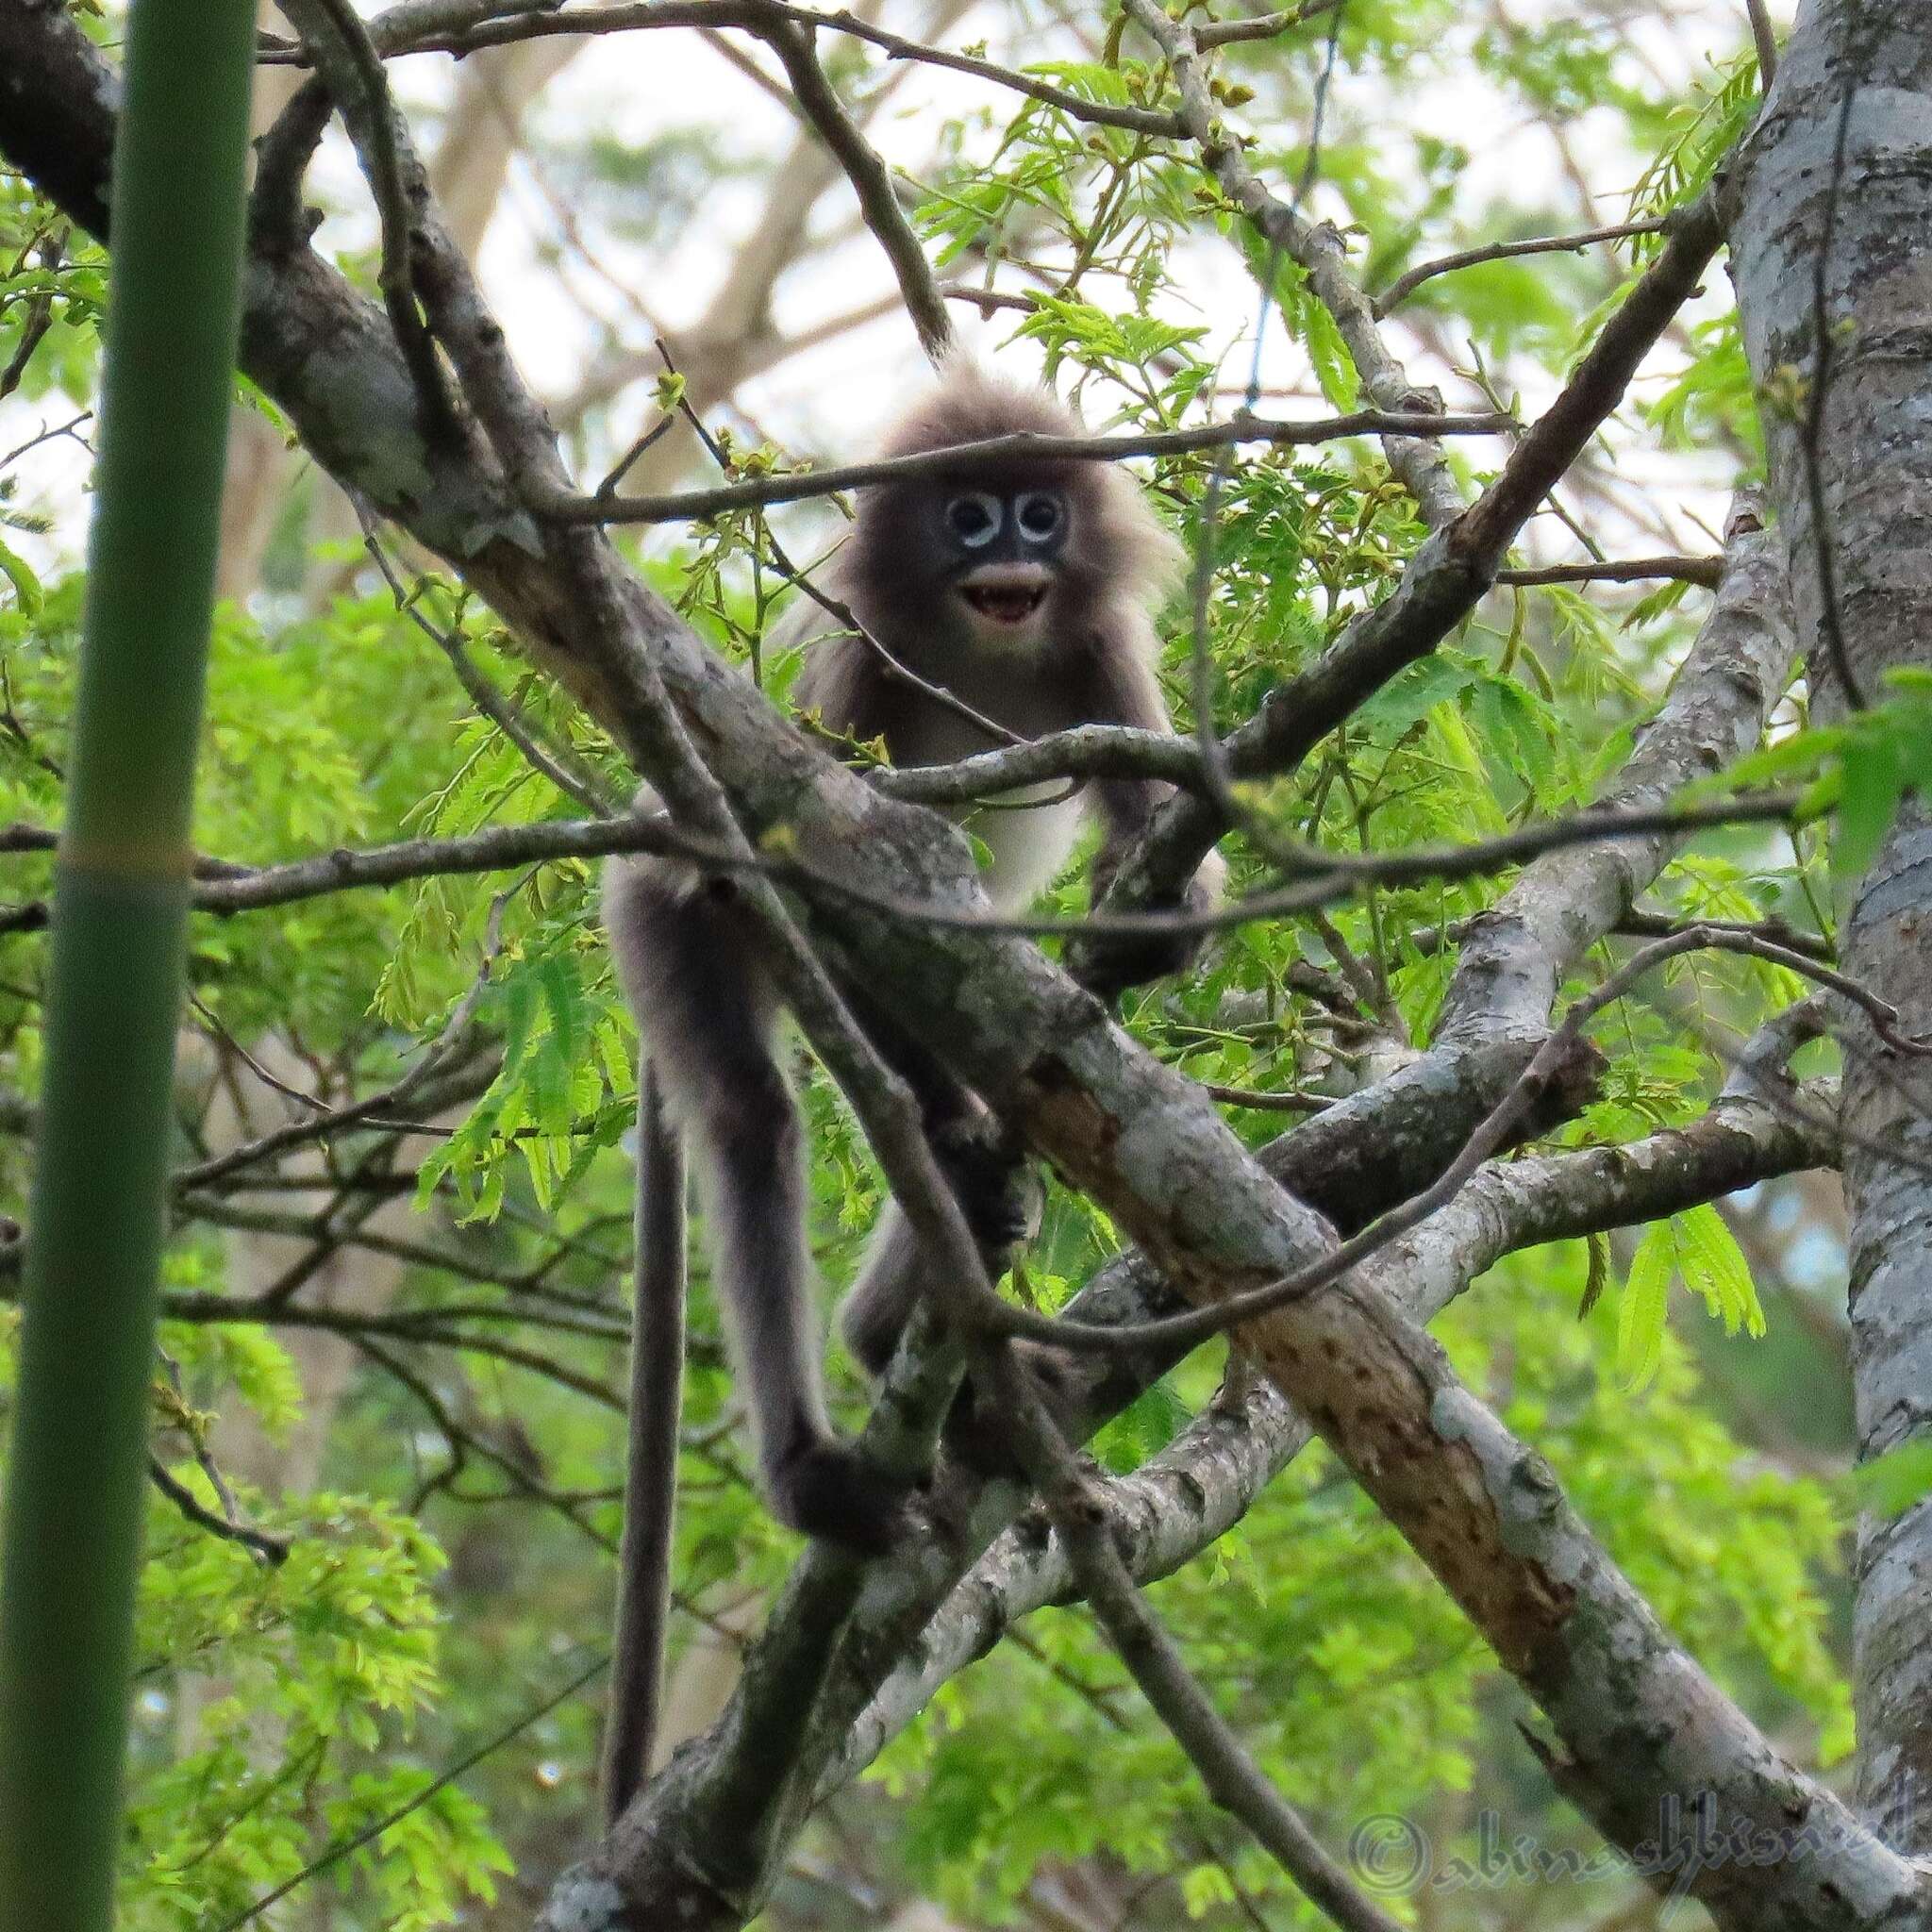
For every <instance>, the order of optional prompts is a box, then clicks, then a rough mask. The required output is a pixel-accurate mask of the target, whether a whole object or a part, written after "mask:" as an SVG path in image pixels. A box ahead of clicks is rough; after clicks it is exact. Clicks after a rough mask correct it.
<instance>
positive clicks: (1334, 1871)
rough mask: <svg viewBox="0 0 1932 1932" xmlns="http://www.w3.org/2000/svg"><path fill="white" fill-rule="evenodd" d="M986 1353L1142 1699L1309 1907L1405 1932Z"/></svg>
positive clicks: (1010, 1373)
mask: <svg viewBox="0 0 1932 1932" xmlns="http://www.w3.org/2000/svg"><path fill="white" fill-rule="evenodd" d="M988 1353H989V1355H990V1356H991V1360H990V1361H989V1362H988V1363H987V1367H988V1369H989V1371H990V1372H991V1374H992V1375H993V1376H994V1378H995V1383H996V1386H997V1388H998V1390H999V1394H1000V1408H1001V1414H1002V1416H1003V1418H1004V1419H1005V1423H1006V1425H1007V1427H1008V1429H1009V1430H1010V1431H1011V1432H1012V1436H1013V1440H1014V1442H1015V1444H1016V1446H1017V1447H1018V1449H1019V1452H1020V1456H1021V1459H1022V1462H1023V1463H1024V1466H1025V1468H1026V1473H1027V1474H1028V1475H1029V1476H1031V1477H1032V1479H1033V1481H1034V1482H1035V1484H1036V1485H1037V1486H1038V1487H1039V1489H1040V1492H1041V1497H1042V1499H1043V1500H1044V1502H1045V1504H1046V1508H1047V1513H1048V1515H1049V1516H1051V1517H1052V1519H1053V1524H1054V1527H1055V1529H1056V1530H1057V1531H1058V1533H1059V1537H1060V1541H1061V1543H1062V1544H1063V1546H1064V1547H1065V1549H1066V1553H1067V1560H1068V1562H1069V1564H1070V1565H1071V1566H1072V1568H1073V1572H1074V1576H1075V1578H1076V1579H1077V1580H1078V1582H1079V1586H1080V1590H1081V1592H1082V1593H1083V1594H1084V1595H1085V1597H1086V1599H1087V1602H1088V1605H1089V1607H1091V1610H1092V1611H1093V1614H1094V1617H1095V1619H1096V1620H1097V1621H1098V1623H1099V1624H1100V1626H1101V1628H1102V1629H1104V1630H1105V1631H1106V1632H1107V1635H1108V1641H1110V1642H1111V1643H1112V1645H1113V1647H1114V1650H1115V1651H1116V1652H1117V1653H1118V1655H1119V1657H1120V1660H1121V1662H1122V1663H1123V1664H1124V1665H1125V1666H1126V1668H1127V1671H1128V1673H1129V1674H1131V1675H1132V1677H1133V1679H1134V1681H1135V1683H1136V1684H1138V1685H1139V1686H1140V1687H1141V1694H1142V1695H1143V1696H1144V1697H1145V1698H1146V1699H1147V1702H1148V1703H1149V1704H1151V1705H1152V1706H1153V1707H1154V1708H1155V1710H1156V1711H1157V1712H1158V1714H1159V1717H1160V1720H1161V1722H1162V1723H1163V1724H1166V1726H1167V1728H1168V1730H1169V1732H1170V1733H1171V1734H1172V1735H1173V1737H1174V1742H1175V1743H1177V1744H1178V1745H1179V1746H1180V1747H1181V1749H1182V1750H1183V1751H1185V1752H1186V1753H1187V1755H1188V1757H1189V1758H1190V1760H1191V1762H1192V1764H1193V1766H1194V1769H1195V1770H1196V1771H1198V1772H1199V1773H1200V1774H1201V1782H1202V1783H1203V1784H1204V1785H1205V1786H1206V1787H1207V1790H1208V1796H1209V1797H1210V1798H1212V1799H1213V1800H1214V1802H1215V1803H1216V1804H1217V1805H1219V1806H1220V1807H1222V1808H1223V1809H1224V1810H1225V1811H1227V1812H1229V1813H1231V1814H1232V1815H1233V1816H1234V1817H1236V1818H1238V1819H1240V1820H1241V1823H1242V1824H1245V1825H1246V1826H1247V1827H1248V1829H1249V1830H1250V1831H1251V1832H1253V1833H1254V1835H1255V1837H1256V1838H1257V1840H1259V1841H1260V1843H1261V1844H1262V1846H1263V1847H1264V1848H1265V1849H1266V1850H1267V1851H1268V1852H1269V1853H1270V1854H1272V1855H1273V1857H1274V1859H1275V1861H1276V1862H1277V1863H1278V1864H1279V1865H1280V1867H1281V1869H1282V1870H1283V1871H1284V1872H1285V1873H1287V1874H1288V1875H1289V1877H1290V1878H1291V1879H1292V1880H1293V1881H1294V1883H1295V1884H1296V1885H1297V1886H1299V1887H1300V1888H1301V1890H1302V1891H1303V1892H1304V1893H1305V1894H1306V1895H1307V1898H1308V1899H1309V1901H1310V1902H1311V1903H1312V1904H1313V1905H1314V1906H1315V1907H1317V1908H1318V1909H1319V1910H1321V1911H1323V1912H1324V1913H1325V1914H1326V1915H1327V1916H1328V1918H1329V1919H1331V1920H1332V1921H1333V1922H1334V1923H1335V1924H1337V1925H1339V1926H1341V1927H1342V1928H1343V1932H1401V1928H1400V1927H1399V1926H1398V1924H1397V1923H1396V1921H1395V1920H1393V1919H1391V1917H1390V1916H1389V1915H1388V1914H1387V1913H1386V1912H1384V1911H1383V1910H1382V1908H1381V1907H1379V1906H1377V1905H1375V1904H1374V1901H1373V1900H1371V1899H1369V1898H1368V1897H1367V1896H1366V1895H1365V1894H1364V1893H1363V1892H1361V1891H1360V1890H1357V1887H1356V1886H1355V1885H1353V1884H1352V1883H1351V1882H1350V1880H1349V1877H1348V1874H1346V1872H1344V1871H1343V1870H1342V1868H1341V1865H1339V1864H1338V1863H1337V1862H1336V1861H1335V1859H1334V1858H1332V1857H1330V1856H1329V1855H1328V1853H1327V1851H1326V1850H1325V1849H1324V1847H1323V1845H1322V1842H1321V1840H1319V1839H1317V1838H1316V1837H1315V1835H1314V1833H1313V1832H1311V1831H1310V1830H1309V1829H1308V1827H1307V1824H1304V1823H1303V1821H1302V1818H1301V1815H1300V1814H1299V1813H1298V1812H1297V1811H1296V1810H1295V1808H1294V1807H1292V1806H1291V1804H1290V1803H1289V1802H1288V1800H1287V1799H1286V1798H1284V1797H1283V1796H1282V1795H1281V1793H1280V1792H1279V1791H1277V1790H1275V1789H1274V1785H1273V1784H1271V1783H1270V1782H1269V1780H1268V1779H1267V1778H1266V1777H1264V1776H1263V1775H1262V1774H1261V1770H1260V1768H1259V1766H1257V1764H1256V1763H1255V1761H1254V1759H1253V1758H1252V1757H1249V1756H1248V1754H1247V1752H1246V1751H1245V1750H1244V1749H1243V1748H1242V1747H1241V1740H1240V1739H1238V1738H1237V1737H1236V1736H1235V1734H1234V1732H1233V1730H1232V1729H1231V1728H1230V1727H1229V1726H1228V1724H1227V1723H1226V1722H1225V1720H1224V1719H1223V1717H1222V1716H1221V1713H1220V1712H1219V1711H1217V1710H1216V1709H1215V1708H1214V1706H1213V1705H1212V1704H1211V1703H1210V1702H1209V1701H1208V1696H1207V1693H1206V1692H1205V1691H1203V1690H1202V1689H1201V1687H1200V1686H1199V1685H1198V1684H1197V1683H1195V1681H1194V1679H1193V1677H1192V1675H1191V1673H1190V1672H1189V1670H1188V1667H1187V1664H1186V1662H1185V1660H1184V1659H1183V1658H1182V1657H1181V1654H1180V1652H1179V1651H1178V1650H1177V1649H1176V1648H1175V1646H1174V1640H1173V1639H1172V1638H1171V1637H1169V1636H1168V1634H1167V1632H1166V1631H1165V1630H1164V1629H1163V1628H1162V1627H1161V1625H1160V1623H1159V1621H1158V1619H1157V1618H1156V1617H1155V1616H1154V1614H1153V1613H1152V1612H1151V1611H1150V1610H1149V1609H1148V1607H1147V1606H1146V1604H1145V1603H1144V1602H1143V1601H1142V1600H1141V1592H1140V1591H1138V1590H1137V1589H1135V1587H1134V1579H1133V1577H1132V1576H1131V1575H1130V1574H1128V1571H1127V1567H1126V1565H1125V1564H1124V1562H1122V1561H1121V1557H1120V1552H1119V1551H1118V1550H1117V1549H1115V1547H1114V1543H1113V1532H1112V1523H1111V1520H1110V1518H1109V1516H1108V1510H1107V1507H1106V1505H1105V1504H1104V1503H1103V1502H1102V1501H1101V1499H1100V1498H1099V1496H1098V1495H1097V1494H1096V1493H1095V1492H1094V1491H1093V1488H1092V1486H1091V1484H1090V1483H1089V1481H1088V1479H1087V1477H1086V1476H1085V1474H1083V1473H1082V1471H1081V1469H1080V1465H1079V1463H1078V1462H1077V1461H1076V1460H1075V1458H1074V1453H1073V1451H1072V1450H1071V1449H1069V1448H1068V1447H1067V1446H1066V1444H1065V1443H1064V1442H1063V1441H1061V1440H1060V1435H1059V1431H1058V1429H1056V1428H1055V1427H1054V1425H1053V1424H1052V1422H1051V1421H1050V1420H1049V1419H1048V1418H1047V1415H1046V1413H1045V1411H1044V1409H1043V1408H1042V1407H1041V1403H1040V1398H1039V1396H1038V1395H1037V1394H1036V1393H1035V1392H1034V1391H1033V1389H1032V1387H1031V1385H1030V1384H1029V1383H1028V1382H1027V1380H1026V1378H1025V1375H1024V1372H1023V1371H1022V1370H1021V1369H1020V1368H1019V1366H1018V1364H1017V1363H1016V1362H1015V1361H1014V1359H1013V1356H1012V1351H1011V1350H1010V1349H1009V1348H1005V1347H1000V1348H997V1349H995V1350H991V1351H989V1352H988Z"/></svg>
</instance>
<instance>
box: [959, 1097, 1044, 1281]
mask: <svg viewBox="0 0 1932 1932" xmlns="http://www.w3.org/2000/svg"><path fill="white" fill-rule="evenodd" d="M932 1148H933V1155H934V1158H936V1159H937V1160H938V1161H939V1164H940V1168H941V1172H942V1173H943V1174H945V1177H946V1184H947V1185H948V1186H949V1187H950V1188H951V1189H952V1191H953V1198H954V1199H955V1200H956V1201H958V1204H959V1211H960V1212H961V1213H962V1214H964V1215H965V1217H966V1224H967V1226H968V1227H970V1228H971V1229H972V1230H973V1239H974V1241H976V1242H977V1243H978V1245H979V1252H980V1257H981V1258H982V1259H983V1260H984V1261H985V1263H986V1265H987V1270H988V1272H989V1273H990V1274H992V1275H993V1276H995V1277H997V1276H999V1275H1000V1274H1004V1273H1005V1272H1006V1266H1007V1262H1008V1259H1009V1258H1010V1257H1011V1256H1012V1252H1013V1250H1014V1249H1015V1248H1016V1247H1018V1246H1019V1245H1020V1243H1021V1242H1022V1241H1028V1240H1030V1239H1031V1238H1032V1237H1033V1236H1034V1235H1035V1234H1036V1233H1037V1232H1038V1231H1039V1228H1040V1216H1041V1208H1042V1207H1043V1197H1042V1194H1041V1187H1040V1183H1039V1181H1038V1180H1037V1179H1036V1178H1035V1176H1034V1175H1033V1174H1032V1173H1031V1171H1030V1170H1029V1169H1028V1168H1027V1166H1026V1159H1025V1155H1024V1151H1023V1150H1022V1148H1021V1145H1020V1142H1019V1141H1018V1139H1017V1138H1016V1137H1015V1136H1014V1135H1013V1134H1011V1133H1009V1132H1008V1129H1007V1128H1006V1127H1005V1126H1004V1125H1003V1124H1001V1122H1000V1121H999V1120H997V1119H996V1118H995V1117H994V1116H993V1115H991V1114H979V1115H976V1116H974V1117H972V1118H969V1119H964V1120H956V1121H949V1122H947V1123H946V1124H944V1125H942V1126H941V1127H939V1128H937V1129H935V1130H934V1133H933V1136H932Z"/></svg>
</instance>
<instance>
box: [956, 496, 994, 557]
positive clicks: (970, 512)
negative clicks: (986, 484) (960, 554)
mask: <svg viewBox="0 0 1932 1932" xmlns="http://www.w3.org/2000/svg"><path fill="white" fill-rule="evenodd" d="M1006 515H1007V509H1006V506H1005V505H1004V504H1003V503H1002V502H1001V501H1000V500H999V498H998V497H997V496H989V495H988V494H987V492H986V491H983V490H974V491H970V492H969V493H968V494H966V495H964V496H956V497H954V498H953V500H952V501H951V502H950V503H949V504H947V505H946V527H947V529H949V530H951V531H952V533H953V535H954V536H956V537H957V538H958V540H959V541H960V542H962V543H963V544H965V546H966V547H967V549H969V550H984V549H985V548H986V546H987V545H988V544H989V543H991V541H993V539H994V538H995V537H997V536H998V535H999V533H1000V525H1002V524H1003V523H1004V522H1005V521H1006Z"/></svg>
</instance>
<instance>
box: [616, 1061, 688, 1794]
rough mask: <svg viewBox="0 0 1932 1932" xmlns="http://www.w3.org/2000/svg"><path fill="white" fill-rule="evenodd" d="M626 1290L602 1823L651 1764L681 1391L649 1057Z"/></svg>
mask: <svg viewBox="0 0 1932 1932" xmlns="http://www.w3.org/2000/svg"><path fill="white" fill-rule="evenodd" d="M639 1072H640V1074H641V1078H640V1080H639V1082H638V1187H637V1204H636V1233H637V1248H636V1265H637V1292H636V1300H635V1307H634V1312H633V1314H632V1318H631V1343H630V1437H629V1446H628V1450H627V1453H626V1457H625V1477H624V1535H623V1540H622V1541H621V1542H620V1543H619V1545H618V1557H617V1617H616V1631H615V1635H614V1637H613V1639H612V1642H611V1647H610V1693H609V1703H608V1707H607V1708H608V1720H607V1722H606V1725H605V1732H604V1822H605V1824H607V1825H611V1824H616V1823H617V1821H618V1819H619V1818H620V1817H621V1816H622V1815H623V1813H624V1811H625V1808H626V1807H628V1806H629V1804H630V1801H631V1799H632V1798H634V1797H635V1796H636V1795H637V1793H638V1790H639V1789H640V1787H641V1785H642V1784H643V1781H644V1779H645V1777H646V1776H647V1775H648V1774H649V1772H650V1768H651V1747H652V1745H653V1744H654V1743H655V1742H656V1741H657V1735H658V1717H659V1714H660V1710H661V1707H662V1703H663V1695H664V1657H665V1651H666V1647H667V1641H668V1635H669V1628H670V1622H671V1539H672V1531H673V1528H674V1526H675V1521H676V1513H677V1442H678V1425H679V1421H680V1418H681V1413H682V1409H683V1394H684V1303H685V1276H684V1251H685V1228H684V1149H683V1147H682V1145H681V1144H680V1142H679V1141H678V1136H677V1129H676V1128H675V1126H674V1125H673V1124H671V1122H670V1120H669V1119H668V1118H667V1117H666V1114H665V1111H664V1096H663V1094H662V1092H661V1091H660V1090H659V1088H658V1076H657V1074H655V1073H654V1072H653V1071H652V1069H651V1066H650V1063H649V1062H648V1061H645V1062H643V1063H642V1064H641V1066H640V1069H639Z"/></svg>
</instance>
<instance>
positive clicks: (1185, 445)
mask: <svg viewBox="0 0 1932 1932" xmlns="http://www.w3.org/2000/svg"><path fill="white" fill-rule="evenodd" d="M1521 427H1522V425H1521V424H1519V423H1518V422H1517V421H1516V419H1515V418H1514V417H1512V416H1508V415H1505V414H1503V413H1501V412H1499V411H1494V410H1487V411H1478V412H1476V413H1474V414H1465V415H1454V416H1445V415H1438V414H1435V413H1434V412H1424V411H1418V410H1391V409H1356V410H1354V411H1352V412H1351V413H1349V414H1347V415H1344V416H1329V417H1323V418H1317V419H1315V420H1313V421H1310V422H1307V423H1283V422H1273V421H1269V420H1267V419H1265V418H1262V417H1257V416H1246V415H1243V416H1237V417H1234V418H1232V419H1231V420H1230V421H1228V422H1225V423H1203V424H1198V425H1193V426H1191V427H1189V428H1186V429H1162V430H1153V431H1149V432H1146V433H1144V434H1141V435H1130V436H1037V435H1033V434H1031V433H1026V432H1023V433H1020V434H1016V435H1012V436H994V437H989V438H988V439H986V440H985V441H982V442H962V443H958V444H955V445H954V447H952V448H951V449H941V450H931V451H926V452H923V453H922V454H920V455H918V456H910V457H883V458H879V459H878V460H877V461H875V462H869V463H842V464H840V465H839V466H838V467H836V468H834V469H826V470H800V471H795V472H793V473H792V474H791V475H783V476H753V477H747V478H746V479H745V480H744V481H743V482H740V483H728V484H724V485H722V486H720V487H719V488H717V489H713V490H688V491H680V492H679V493H677V494H675V495H671V496H632V497H626V498H625V499H623V500H622V501H620V502H616V503H612V502H609V501H608V500H607V499H605V498H603V497H601V496H595V495H593V496H578V495H574V494H572V493H570V492H569V491H557V492H554V493H551V494H548V495H539V496H535V497H533V499H532V503H531V508H534V509H536V510H537V511H538V512H539V513H540V514H541V515H543V516H546V517H549V518H550V519H552V520H553V521H554V522H557V523H561V524H673V523H692V522H695V521H697V520H698V519H700V518H703V517H710V516H717V515H719V514H720V513H721V512H723V511H724V510H733V509H751V508H758V507H759V506H761V505H765V504H773V503H798V502H802V501H804V500H805V499H806V498H808V497H814V496H831V495H834V494H836V493H838V492H839V491H846V490H862V489H866V488H869V487H871V486H873V485H874V484H881V483H898V482H904V481H906V480H908V479H909V478H913V477H918V476H932V475H945V476H952V475H964V476H971V475H979V474H980V473H982V472H998V471H1000V470H1003V469H1006V468H1008V466H1010V465H1011V464H1012V463H1013V462H1014V461H1015V460H1016V459H1018V460H1023V461H1028V462H1084V463H1119V462H1125V461H1127V460H1128V459H1129V458H1134V457H1172V456H1189V455H1192V454H1193V453H1195V452H1196V451H1199V450H1205V449H1219V448H1222V447H1223V446H1224V445H1226V444H1229V443H1241V442H1267V443H1274V444H1276V445H1279V446H1287V447H1300V446H1302V445H1305V444H1308V443H1318V442H1335V441H1340V440H1341V439H1342V438H1344V437H1350V436H1383V437H1387V436H1398V437H1410V438H1414V437H1427V436H1503V435H1507V434H1509V433H1511V432H1513V431H1515V430H1518V429H1520V428H1521Z"/></svg>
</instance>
